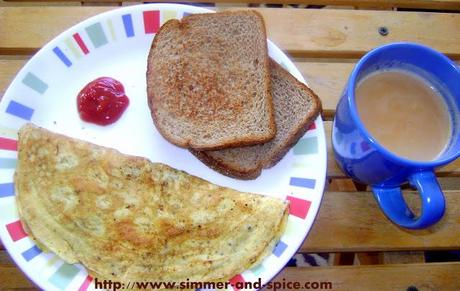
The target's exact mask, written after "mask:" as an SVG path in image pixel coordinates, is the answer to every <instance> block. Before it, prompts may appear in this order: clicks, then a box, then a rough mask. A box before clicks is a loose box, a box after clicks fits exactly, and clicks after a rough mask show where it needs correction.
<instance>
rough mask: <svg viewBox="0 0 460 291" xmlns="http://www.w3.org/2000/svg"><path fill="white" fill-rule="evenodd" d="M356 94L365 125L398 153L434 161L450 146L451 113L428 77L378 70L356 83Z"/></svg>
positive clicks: (380, 140) (401, 155)
mask: <svg viewBox="0 0 460 291" xmlns="http://www.w3.org/2000/svg"><path fill="white" fill-rule="evenodd" d="M355 96H356V104H357V105H356V106H357V108H358V114H359V117H360V119H361V121H362V122H363V124H364V127H365V128H366V129H367V130H368V131H369V133H370V134H371V135H372V137H373V138H375V140H376V141H377V142H378V143H379V144H380V145H382V146H383V147H385V148H386V149H387V150H389V151H391V152H392V153H394V154H396V155H397V156H399V157H402V158H406V159H409V160H413V161H432V160H435V159H437V158H438V156H439V155H440V154H441V153H442V152H443V151H444V150H445V149H446V147H447V146H448V144H449V141H450V138H451V132H452V125H451V124H452V121H451V116H450V114H449V111H448V109H447V105H446V102H445V101H444V98H443V97H442V95H441V93H440V92H439V90H438V89H437V88H436V87H435V86H434V85H433V84H432V83H430V82H429V81H428V80H427V79H425V78H422V77H420V76H418V75H417V74H415V73H413V72H410V71H409V70H404V69H387V70H380V71H375V72H373V73H371V74H369V75H368V76H366V77H364V78H363V79H362V80H361V81H360V82H359V83H358V84H357V87H356V89H355Z"/></svg>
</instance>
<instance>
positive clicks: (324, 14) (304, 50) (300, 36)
mask: <svg viewBox="0 0 460 291" xmlns="http://www.w3.org/2000/svg"><path fill="white" fill-rule="evenodd" d="M110 9H111V8H108V7H5V8H2V9H1V10H0V19H2V29H1V30H0V53H3V54H5V53H13V54H18V53H31V52H34V51H36V50H37V49H38V48H40V47H41V46H43V45H44V44H45V43H46V42H47V41H49V40H50V39H52V37H54V36H56V35H57V34H58V33H60V32H62V31H64V30H65V29H66V28H69V27H70V26H72V25H74V24H76V23H78V22H80V21H82V20H84V19H86V18H88V17H90V16H92V15H96V14H98V13H101V12H104V11H107V10H110ZM257 10H258V11H259V12H261V13H262V15H263V16H264V19H265V22H266V26H267V31H268V35H269V37H270V38H271V39H272V40H273V41H274V42H275V43H276V44H278V45H279V46H280V47H281V48H282V49H284V50H286V51H287V52H288V53H290V54H291V55H295V56H308V57H325V56H327V57H359V56H361V55H363V54H364V53H365V52H367V51H369V50H370V49H372V48H374V47H376V46H379V45H382V44H384V43H389V42H394V41H402V40H405V41H415V42H419V43H423V44H426V45H429V46H432V47H433V48H435V49H438V50H440V51H442V52H444V53H446V54H448V55H450V56H453V57H460V37H458V33H457V32H458V27H460V14H450V13H420V12H399V13H398V12H392V11H364V10H328V9H321V10H311V9H257ZM37 23H40V26H37ZM382 25H384V26H386V27H388V29H389V31H390V33H389V35H387V36H385V37H384V36H381V35H380V34H379V33H378V32H377V29H378V27H380V26H382ZM287 31H288V32H289V33H286V32H287ZM24 32H30V33H24ZM32 32H33V33H32Z"/></svg>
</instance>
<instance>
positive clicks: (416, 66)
mask: <svg viewBox="0 0 460 291" xmlns="http://www.w3.org/2000/svg"><path fill="white" fill-rule="evenodd" d="M391 68H395V69H398V68H400V69H406V70H407V69H409V70H411V71H413V73H416V74H419V75H421V77H423V78H425V79H428V80H429V81H430V83H432V84H433V85H435V86H436V87H437V89H438V90H439V91H440V92H443V93H445V94H442V95H443V98H444V99H445V101H446V104H447V107H448V109H449V112H450V114H451V120H452V123H453V124H452V126H451V128H452V133H451V140H450V142H449V144H448V145H447V148H446V149H445V150H444V152H443V153H441V154H440V156H439V157H438V158H437V159H436V160H433V161H427V162H419V161H412V160H409V159H406V158H403V157H400V156H397V155H395V154H393V153H392V152H390V151H388V150H387V149H385V148H384V147H382V146H381V145H380V144H379V143H378V142H377V141H376V140H375V139H374V138H373V137H372V136H371V135H370V134H369V132H368V131H367V130H366V128H365V126H364V125H363V123H362V121H361V120H360V117H359V115H358V110H357V108H356V101H355V88H356V85H357V84H358V82H359V81H360V80H362V79H363V78H364V77H366V76H367V75H368V74H370V73H372V72H375V71H377V70H382V69H391ZM458 112H460V69H459V68H458V67H457V66H456V65H455V63H453V62H452V61H451V60H450V59H448V58H447V57H446V56H444V55H443V54H441V53H439V52H437V51H435V50H433V49H431V48H428V47H425V46H422V45H419V44H415V43H393V44H389V45H384V46H381V47H378V48H376V49H374V50H372V51H371V52H369V53H367V54H366V55H365V56H364V57H363V58H361V59H360V60H359V62H358V63H357V64H356V66H355V67H354V69H353V71H352V73H351V75H350V78H349V80H348V83H347V85H346V87H345V90H344V93H343V95H342V97H341V99H340V100H339V103H338V105H337V111H336V115H335V119H334V125H333V130H332V145H333V148H334V154H335V158H336V161H337V163H338V165H339V166H340V167H341V168H342V170H343V171H344V172H345V173H346V174H347V175H348V176H350V177H351V178H352V179H354V180H356V181H358V182H360V183H363V184H368V185H371V187H372V190H373V192H374V196H375V198H376V199H377V202H378V203H379V205H380V207H381V209H382V210H383V212H384V213H385V215H386V216H387V217H388V218H389V219H390V220H392V221H393V222H394V223H396V224H398V225H400V226H402V227H405V228H411V229H418V228H425V227H427V226H429V225H431V224H433V223H436V222H437V221H439V220H440V219H441V218H442V216H443V214H444V210H445V200H444V195H443V193H442V191H441V188H440V186H439V184H438V181H437V180H436V176H435V174H434V170H435V169H436V168H437V167H440V166H443V165H445V164H447V163H449V162H451V161H453V160H455V159H456V158H457V157H458V156H459V155H460V138H459V118H458ZM390 118H391V117H390ZM407 182H409V183H410V184H411V185H412V186H414V187H415V188H416V189H417V190H418V193H419V194H420V198H421V200H422V203H421V205H422V207H421V214H420V215H419V216H418V217H416V216H415V215H414V214H413V212H412V211H411V210H410V209H409V207H408V206H407V204H406V202H405V201H404V199H403V196H402V193H401V188H400V186H401V185H402V184H405V183H407Z"/></svg>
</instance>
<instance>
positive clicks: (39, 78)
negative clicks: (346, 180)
mask: <svg viewBox="0 0 460 291" xmlns="http://www.w3.org/2000/svg"><path fill="white" fill-rule="evenodd" d="M203 12H212V11H210V10H207V9H203V8H198V7H192V6H185V5H175V4H146V5H138V6H130V7H124V8H121V9H116V10H113V11H109V12H106V13H103V14H100V15H97V16H95V17H92V18H90V19H88V20H85V21H83V22H81V23H80V24H77V25H75V26H74V27H72V28H70V29H68V30H67V31H65V32H63V33H62V34H60V35H59V36H58V37H56V38H55V39H53V40H52V41H51V42H49V43H48V44H47V45H45V46H44V47H43V48H42V49H41V50H40V51H39V52H38V53H37V54H36V55H35V56H34V57H33V58H32V59H31V60H30V61H29V62H28V63H27V64H26V65H25V66H24V68H22V69H21V71H20V72H19V73H18V75H17V76H16V78H15V79H14V81H13V82H12V83H11V85H10V87H9V88H8V90H7V91H6V93H5V95H4V96H3V99H2V101H1V103H0V237H1V239H2V242H3V244H4V245H5V247H6V249H7V250H8V252H9V253H10V254H11V256H12V257H13V259H14V261H15V262H16V263H17V264H18V265H19V266H20V268H21V269H22V270H23V271H24V272H25V273H26V274H27V276H29V277H30V278H31V279H32V280H33V281H34V282H35V283H36V284H37V285H38V286H40V287H41V288H43V289H46V290H59V289H61V290H62V289H65V290H76V289H80V290H86V289H88V288H89V289H92V288H94V284H93V282H94V281H93V279H92V278H91V277H89V276H88V274H87V272H86V270H85V268H84V267H83V266H81V265H79V264H77V265H69V264H66V263H64V262H63V261H62V260H61V259H60V258H58V257H57V256H56V255H54V254H52V253H45V252H42V251H41V250H40V249H39V248H38V247H37V246H36V245H35V244H34V243H33V242H32V240H31V239H30V238H29V237H28V236H27V235H26V234H25V233H24V231H23V229H22V226H21V224H20V221H19V216H18V213H17V207H16V202H15V196H14V190H13V174H14V170H15V164H16V156H17V152H16V142H15V140H16V139H17V130H18V129H19V128H20V127H21V126H22V125H23V124H25V123H26V122H29V121H30V122H33V123H35V124H37V125H39V126H42V127H45V128H48V129H50V130H52V131H55V132H60V133H63V134H66V135H69V136H72V137H76V138H80V139H84V140H87V141H90V142H94V143H96V144H100V145H104V146H108V147H113V148H116V149H118V150H120V151H122V152H124V153H127V154H133V155H138V156H144V157H147V158H149V159H150V160H151V161H154V162H162V163H166V164H168V165H170V166H172V167H175V168H178V169H181V170H185V171H187V172H188V173H190V174H193V175H196V176H199V177H202V178H204V179H206V180H208V181H211V182H213V183H216V184H218V185H222V186H228V187H231V188H234V189H237V190H241V191H248V192H255V193H261V194H264V195H269V196H273V197H279V198H282V199H289V200H290V201H291V208H290V209H291V210H290V215H289V219H288V226H287V229H286V232H285V233H284V234H283V236H282V238H281V241H280V242H279V243H278V245H277V247H276V248H275V250H274V251H273V253H272V254H271V255H270V256H269V257H267V258H266V259H265V260H264V261H263V263H262V264H261V265H259V266H257V267H255V268H253V269H250V270H246V271H245V272H243V273H242V274H239V275H237V276H235V278H233V280H231V281H232V282H236V281H241V280H244V281H257V279H258V278H261V279H262V282H263V283H266V282H268V281H269V280H271V279H272V278H273V277H274V276H275V275H276V274H277V273H278V272H279V271H280V270H281V269H282V268H283V267H284V266H285V265H286V263H287V262H288V261H289V259H290V258H291V257H292V256H293V255H294V253H295V252H296V251H297V249H298V248H299V247H300V246H301V244H302V242H303V241H304V239H305V237H306V235H307V233H308V231H309V230H310V228H311V226H312V224H313V221H314V219H315V216H316V213H317V212H318V208H319V206H320V202H321V198H322V195H323V190H324V182H325V176H326V141H325V136H324V129H323V123H322V120H321V118H320V117H318V118H317V120H316V121H315V124H314V126H313V127H312V128H311V129H310V130H309V131H308V132H307V133H306V134H305V136H303V137H302V139H301V140H300V141H299V143H297V145H296V146H295V147H294V148H293V149H291V150H290V151H289V152H288V153H287V155H286V156H285V157H284V158H283V159H282V160H281V161H280V162H279V163H278V164H277V165H276V166H274V167H273V168H271V169H268V170H264V171H263V172H262V175H261V176H260V177H259V178H257V179H256V180H253V181H240V180H236V179H232V178H228V177H226V176H223V175H220V174H219V173H217V172H215V171H213V170H211V169H209V168H208V167H206V166H205V165H203V164H202V163H201V162H200V161H198V160H197V159H196V158H195V157H194V156H193V155H192V154H190V153H189V152H188V151H187V150H185V149H182V148H178V147H175V146H173V145H171V144H170V143H168V142H167V141H166V140H165V139H163V138H162V136H161V135H159V133H158V132H157V130H156V129H155V127H154V125H153V122H152V120H151V117H150V112H149V110H148V106H147V97H146V81H145V72H146V60H147V55H148V51H149V47H150V44H151V42H152V39H153V37H154V33H155V32H156V31H157V30H158V27H159V26H161V24H163V23H164V22H166V21H167V20H168V19H171V18H181V17H182V16H183V15H185V14H187V13H203ZM268 46H269V53H270V56H271V57H272V58H273V59H275V60H276V61H277V62H278V63H280V64H282V65H283V66H284V67H285V68H286V69H288V70H289V71H290V72H291V74H293V75H294V76H295V77H297V78H298V79H299V80H301V81H304V80H303V78H302V75H301V74H300V73H299V71H298V70H297V69H296V68H295V66H294V65H293V63H292V62H291V61H290V60H289V59H288V58H287V57H286V55H284V54H283V53H282V52H281V50H280V49H278V48H277V47H276V46H275V45H274V44H273V43H271V42H270V41H268ZM101 76H109V77H113V78H115V79H117V80H119V81H121V82H122V83H123V85H124V86H125V89H126V93H127V95H128V96H129V98H130V101H131V102H130V105H129V107H128V109H127V110H126V111H125V113H124V114H123V116H122V117H121V119H120V120H119V121H117V122H116V123H114V124H113V125H110V126H106V127H101V126H96V125H92V124H88V123H85V122H83V121H81V120H80V118H79V116H78V113H77V109H76V96H77V94H78V92H79V91H80V89H81V88H83V86H85V85H86V84H87V83H88V82H90V81H92V80H93V79H95V78H97V77H101Z"/></svg>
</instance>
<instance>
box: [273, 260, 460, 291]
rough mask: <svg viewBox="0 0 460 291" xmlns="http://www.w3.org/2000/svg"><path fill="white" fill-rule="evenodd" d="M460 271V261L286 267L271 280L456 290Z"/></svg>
mask: <svg viewBox="0 0 460 291" xmlns="http://www.w3.org/2000/svg"><path fill="white" fill-rule="evenodd" d="M458 274H460V263H431V264H393V265H377V266H337V267H314V268H285V269H284V270H283V271H282V272H281V273H280V274H279V275H278V276H277V277H276V278H275V279H274V280H273V281H272V282H275V281H277V282H280V283H282V282H283V280H284V282H301V283H303V284H305V283H306V282H310V284H311V283H312V282H331V283H332V288H331V289H327V288H322V289H319V288H317V289H318V290H334V291H339V290H346V291H348V290H354V291H360V290H364V291H367V290H409V289H408V287H410V286H413V287H415V288H417V289H413V290H418V291H428V290H452V291H453V290H460V280H458ZM310 286H311V287H313V286H314V285H310ZM323 286H324V285H323ZM311 289H313V288H311ZM272 290H273V289H272ZM278 290H287V288H280V289H278ZM304 290H306V288H305V289H304Z"/></svg>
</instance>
